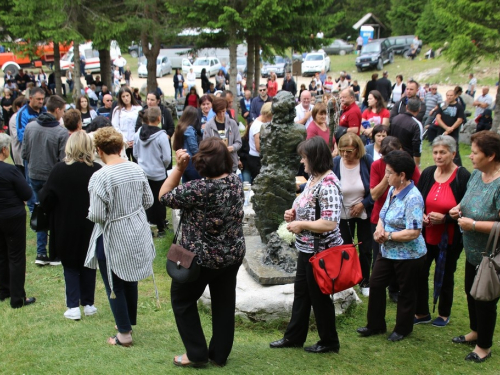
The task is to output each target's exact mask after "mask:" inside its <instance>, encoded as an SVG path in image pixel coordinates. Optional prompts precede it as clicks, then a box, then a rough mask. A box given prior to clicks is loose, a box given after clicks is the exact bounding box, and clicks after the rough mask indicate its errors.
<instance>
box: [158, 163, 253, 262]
mask: <svg viewBox="0 0 500 375" xmlns="http://www.w3.org/2000/svg"><path fill="white" fill-rule="evenodd" d="M207 189H208V194H207ZM243 200H244V195H243V185H242V184H241V181H240V179H239V178H238V176H237V175H236V174H234V173H233V174H230V175H229V176H227V177H224V178H221V179H216V180H211V179H209V180H207V179H202V180H193V181H189V182H187V183H185V184H183V185H180V186H178V187H176V188H175V189H173V190H172V191H170V192H168V193H167V194H165V195H164V196H162V197H161V199H160V202H161V203H162V204H163V205H165V206H168V207H171V208H174V209H182V210H183V211H184V213H183V217H182V236H181V237H182V238H181V240H180V245H181V246H183V247H184V248H185V249H186V250H189V251H192V252H194V253H196V254H197V255H198V257H199V259H200V261H201V265H202V266H203V267H207V268H212V269H219V268H224V267H228V266H230V265H233V264H237V263H241V262H242V261H243V257H244V256H245V238H244V237H243V224H242V223H243ZM205 213H206V216H205Z"/></svg>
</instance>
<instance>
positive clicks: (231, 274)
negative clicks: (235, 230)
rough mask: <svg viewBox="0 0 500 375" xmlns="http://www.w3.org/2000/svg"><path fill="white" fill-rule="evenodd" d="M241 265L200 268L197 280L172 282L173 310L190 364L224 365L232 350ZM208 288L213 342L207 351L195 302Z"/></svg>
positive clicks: (196, 302) (211, 341)
mask: <svg viewBox="0 0 500 375" xmlns="http://www.w3.org/2000/svg"><path fill="white" fill-rule="evenodd" d="M240 266H241V263H238V264H234V265H231V266H228V267H225V268H221V269H210V268H206V267H202V268H201V272H200V277H199V278H198V280H196V281H194V282H191V283H184V284H182V283H178V282H175V281H173V280H172V286H171V288H170V297H171V300H172V309H173V311H174V315H175V322H176V323H177V329H178V330H179V335H180V336H181V339H182V342H183V343H184V346H185V348H186V354H187V357H188V358H189V360H190V361H192V362H206V361H207V360H208V359H211V360H212V361H214V362H215V363H217V364H218V365H221V366H223V365H224V364H225V363H226V361H227V358H228V357H229V354H230V353H231V349H232V348H233V341H234V310H235V307H236V275H237V274H238V270H239V268H240ZM207 285H208V287H209V288H210V298H211V300H212V339H211V340H210V345H209V346H208V348H207V341H206V339H205V335H204V334H203V328H202V326H201V321H200V315H199V313H198V299H199V298H200V297H201V295H202V294H203V292H204V291H205V288H206V287H207Z"/></svg>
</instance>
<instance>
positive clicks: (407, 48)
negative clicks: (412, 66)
mask: <svg viewBox="0 0 500 375" xmlns="http://www.w3.org/2000/svg"><path fill="white" fill-rule="evenodd" d="M414 38H415V35H401V36H391V37H389V38H387V40H389V43H390V44H391V47H392V50H393V51H394V53H395V54H396V55H403V56H404V57H408V55H409V54H410V52H411V49H412V47H411V46H412V43H413V39H414ZM421 47H422V44H421V42H420V44H419V46H418V49H417V54H418V53H419V52H420V49H421Z"/></svg>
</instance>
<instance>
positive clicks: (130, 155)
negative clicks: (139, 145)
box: [125, 147, 137, 163]
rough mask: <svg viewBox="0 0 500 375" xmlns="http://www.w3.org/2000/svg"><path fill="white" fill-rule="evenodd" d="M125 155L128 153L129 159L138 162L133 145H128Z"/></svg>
mask: <svg viewBox="0 0 500 375" xmlns="http://www.w3.org/2000/svg"><path fill="white" fill-rule="evenodd" d="M125 155H127V159H128V160H130V161H133V162H134V163H137V159H136V158H134V148H133V147H127V148H126V149H125Z"/></svg>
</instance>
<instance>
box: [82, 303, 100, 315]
mask: <svg viewBox="0 0 500 375" xmlns="http://www.w3.org/2000/svg"><path fill="white" fill-rule="evenodd" d="M96 312H97V307H95V306H94V305H92V306H90V305H86V306H85V307H84V308H83V313H84V314H85V315H86V316H90V315H94V314H95V313H96Z"/></svg>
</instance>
